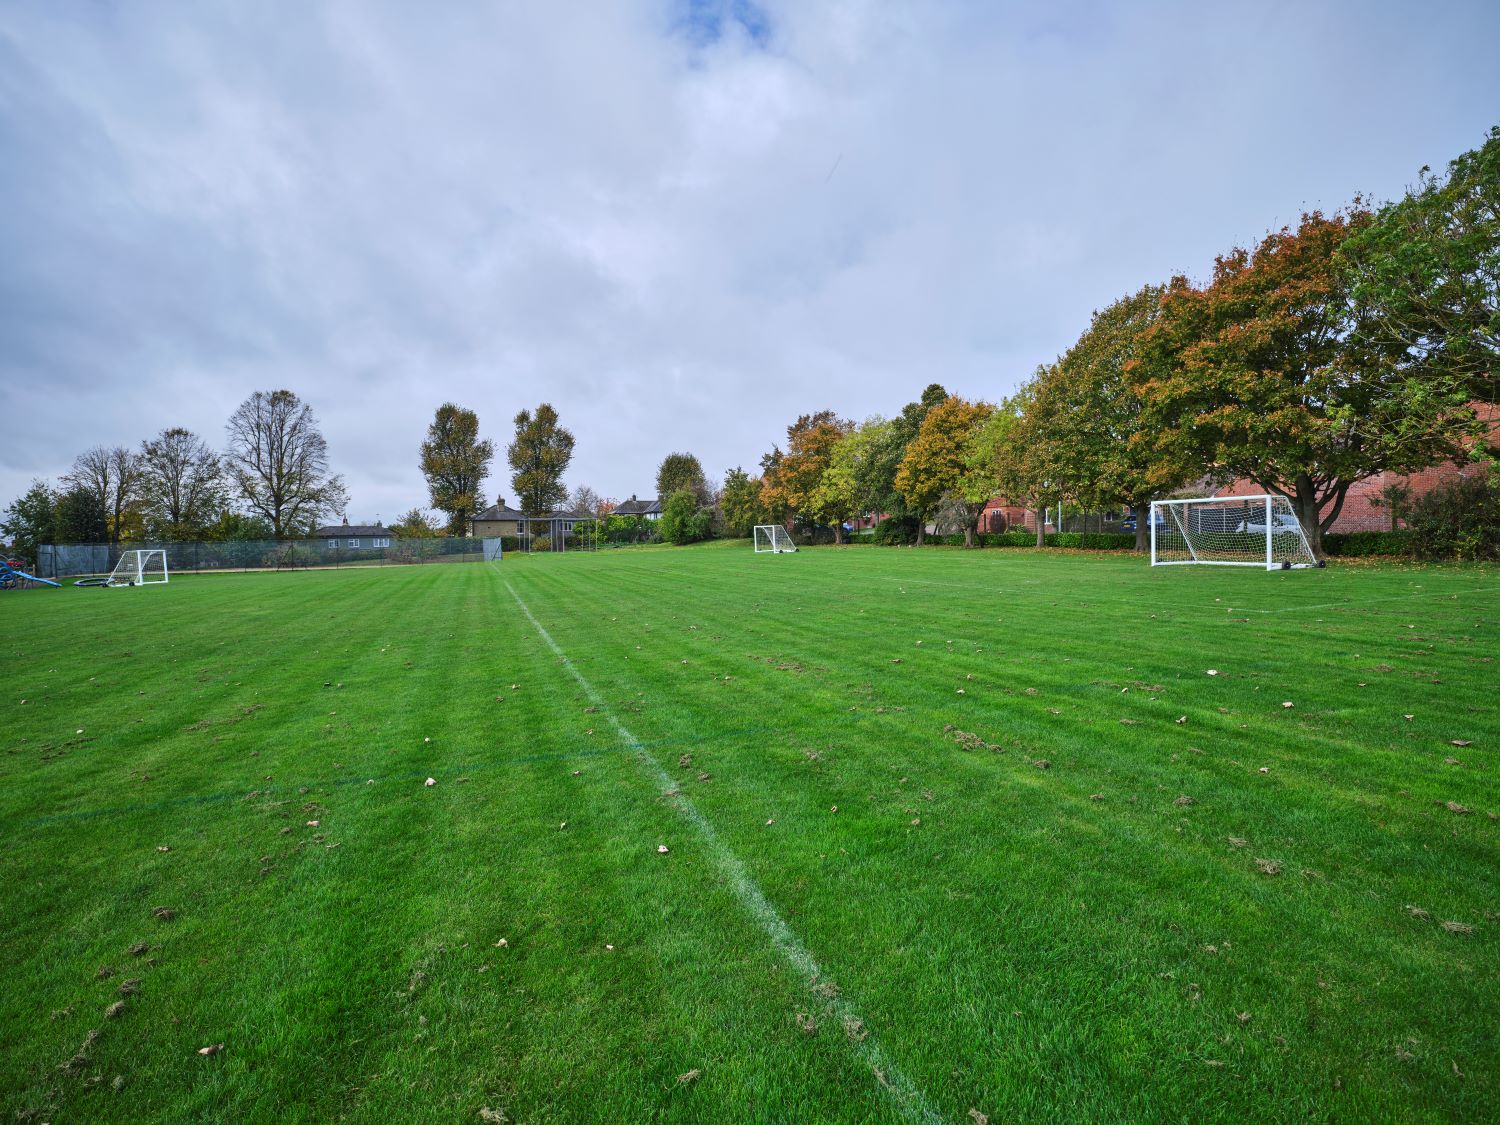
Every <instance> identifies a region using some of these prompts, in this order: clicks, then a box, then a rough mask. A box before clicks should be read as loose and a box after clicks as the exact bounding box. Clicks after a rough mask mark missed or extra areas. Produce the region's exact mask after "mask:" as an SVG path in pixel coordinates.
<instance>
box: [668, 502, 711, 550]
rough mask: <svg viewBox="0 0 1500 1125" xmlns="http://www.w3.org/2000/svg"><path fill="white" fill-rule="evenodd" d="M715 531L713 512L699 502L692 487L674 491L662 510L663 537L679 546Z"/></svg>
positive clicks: (704, 537)
mask: <svg viewBox="0 0 1500 1125" xmlns="http://www.w3.org/2000/svg"><path fill="white" fill-rule="evenodd" d="M712 533H713V512H712V511H711V510H710V509H708V508H706V507H704V506H703V505H701V504H699V503H698V497H697V496H696V495H695V494H694V493H693V491H692V490H691V489H687V488H683V489H679V490H678V491H677V492H674V493H672V495H671V496H670V497H668V498H667V502H666V503H665V504H664V505H662V510H661V537H662V539H663V540H665V541H666V542H668V543H675V544H677V545H678V546H681V545H683V544H684V543H696V542H698V541H699V540H702V539H707V538H709V537H710V536H711V535H712Z"/></svg>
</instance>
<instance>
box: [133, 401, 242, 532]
mask: <svg viewBox="0 0 1500 1125" xmlns="http://www.w3.org/2000/svg"><path fill="white" fill-rule="evenodd" d="M140 463H141V490H140V491H141V504H140V508H141V516H142V519H143V521H144V524H145V531H146V534H147V535H148V536H150V537H151V538H153V539H159V540H168V541H178V542H182V541H187V540H194V539H201V538H202V537H203V532H204V529H205V528H207V527H209V526H210V525H211V524H213V522H214V521H215V520H217V519H218V518H219V516H220V515H221V514H222V513H223V512H224V509H225V507H226V506H227V504H228V502H229V489H228V482H227V481H226V479H225V476H224V464H223V461H222V459H221V458H220V457H219V455H218V454H217V453H216V452H214V450H213V449H211V448H209V445H208V443H207V442H205V441H204V440H203V439H202V438H200V437H199V436H198V435H197V434H195V433H193V432H192V431H191V430H186V429H183V428H182V427H180V426H177V427H173V428H172V429H168V430H163V431H162V432H161V433H160V434H158V435H157V436H156V437H155V438H152V439H151V440H150V441H145V442H142V443H141V457H140Z"/></svg>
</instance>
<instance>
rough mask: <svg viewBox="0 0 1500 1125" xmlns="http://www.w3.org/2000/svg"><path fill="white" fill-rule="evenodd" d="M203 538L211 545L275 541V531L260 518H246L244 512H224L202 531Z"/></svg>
mask: <svg viewBox="0 0 1500 1125" xmlns="http://www.w3.org/2000/svg"><path fill="white" fill-rule="evenodd" d="M203 538H204V539H205V540H206V541H208V542H211V543H254V542H259V541H261V540H266V539H275V538H276V531H275V529H274V528H272V527H271V525H270V523H269V522H268V521H266V520H264V519H262V518H261V517H260V516H248V515H246V514H245V513H244V512H235V511H225V512H221V513H220V514H219V518H218V519H216V520H215V521H214V522H213V523H212V524H210V525H209V526H208V527H206V528H204V529H203Z"/></svg>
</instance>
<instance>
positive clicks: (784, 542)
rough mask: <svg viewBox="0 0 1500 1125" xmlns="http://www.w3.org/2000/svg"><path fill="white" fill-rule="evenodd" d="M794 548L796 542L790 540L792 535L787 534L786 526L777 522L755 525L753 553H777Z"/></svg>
mask: <svg viewBox="0 0 1500 1125" xmlns="http://www.w3.org/2000/svg"><path fill="white" fill-rule="evenodd" d="M796 549H797V544H795V543H793V542H792V537H791V536H790V535H788V534H787V531H786V528H784V527H782V526H781V525H780V524H779V523H758V524H756V525H755V553H756V554H757V555H763V554H772V555H779V554H782V553H784V552H787V551H795V550H796Z"/></svg>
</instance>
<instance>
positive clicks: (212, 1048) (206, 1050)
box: [198, 1043, 224, 1055]
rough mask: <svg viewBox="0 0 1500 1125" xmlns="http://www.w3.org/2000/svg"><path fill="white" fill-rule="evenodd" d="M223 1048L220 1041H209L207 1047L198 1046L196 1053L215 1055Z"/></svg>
mask: <svg viewBox="0 0 1500 1125" xmlns="http://www.w3.org/2000/svg"><path fill="white" fill-rule="evenodd" d="M223 1049H224V1044H222V1043H210V1044H209V1045H208V1046H207V1047H199V1048H198V1053H199V1054H200V1055H217V1054H218V1053H219V1052H220V1051H222V1050H223Z"/></svg>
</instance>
